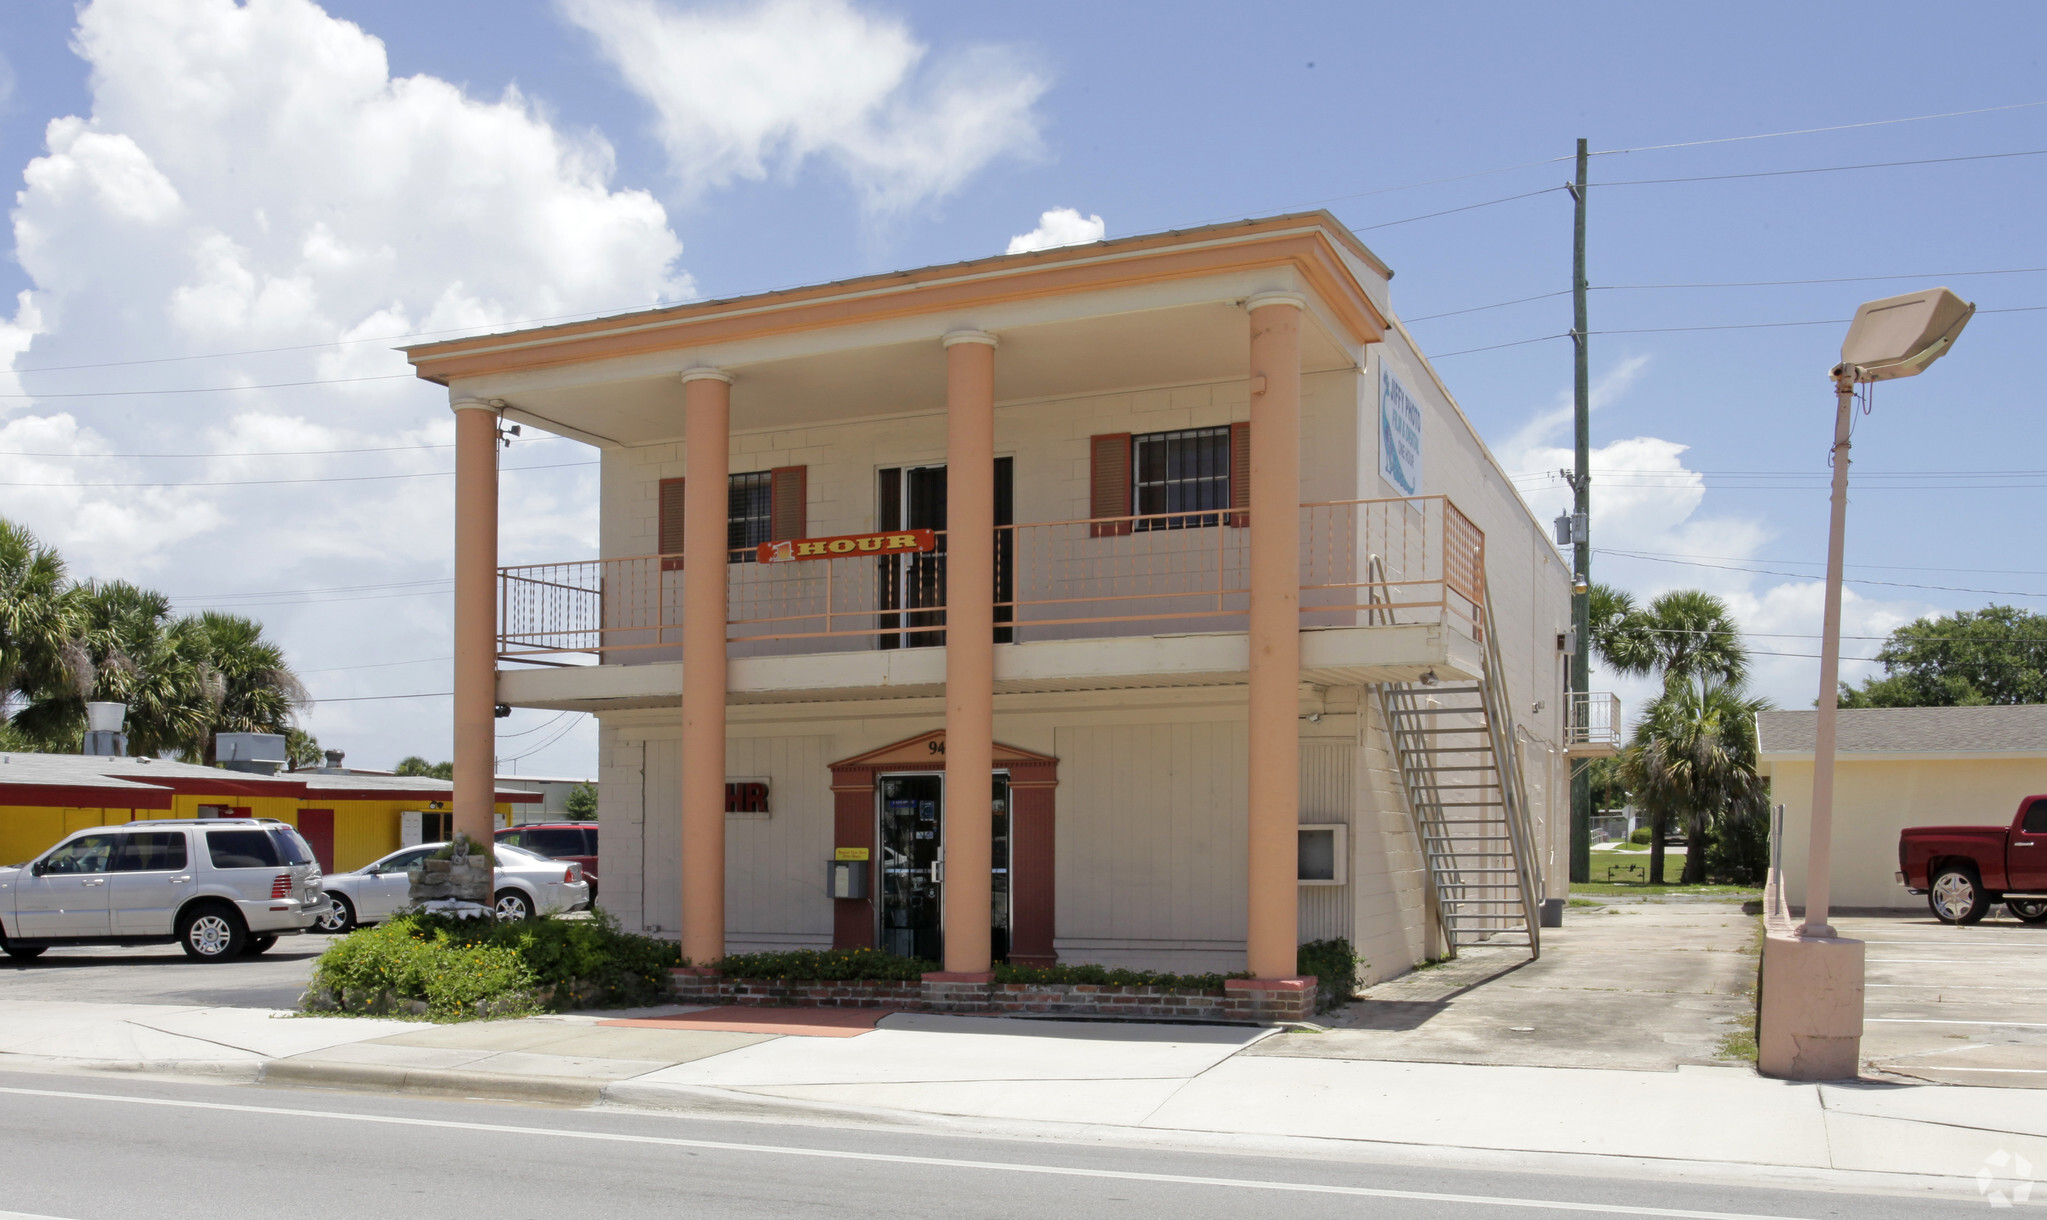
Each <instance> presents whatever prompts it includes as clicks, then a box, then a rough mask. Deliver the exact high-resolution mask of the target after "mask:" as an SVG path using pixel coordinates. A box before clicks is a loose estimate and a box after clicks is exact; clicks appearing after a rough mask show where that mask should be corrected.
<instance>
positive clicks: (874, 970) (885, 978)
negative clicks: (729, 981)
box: [712, 949, 938, 983]
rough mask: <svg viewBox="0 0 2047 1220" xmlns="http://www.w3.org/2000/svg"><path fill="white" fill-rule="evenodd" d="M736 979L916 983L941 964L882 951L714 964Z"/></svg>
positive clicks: (818, 952)
mask: <svg viewBox="0 0 2047 1220" xmlns="http://www.w3.org/2000/svg"><path fill="white" fill-rule="evenodd" d="M712 968H713V969H715V970H717V972H718V973H720V974H722V975H724V976H725V977H726V978H733V979H804V980H808V979H817V980H820V981H833V982H837V981H840V980H845V979H870V980H874V981H877V982H893V983H914V982H916V981H917V980H919V979H921V978H923V977H924V976H925V975H926V974H928V973H930V972H931V971H934V970H937V969H938V963H937V962H932V961H926V960H925V959H923V958H921V957H898V956H896V955H895V954H893V953H884V952H882V951H881V950H879V949H830V950H822V949H794V950H791V951H789V952H787V953H734V954H732V955H730V956H729V957H724V958H720V959H719V960H718V961H716V962H714V963H712Z"/></svg>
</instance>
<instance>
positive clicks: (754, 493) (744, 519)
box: [725, 470, 775, 563]
mask: <svg viewBox="0 0 2047 1220" xmlns="http://www.w3.org/2000/svg"><path fill="white" fill-rule="evenodd" d="M774 479H775V476H774V474H773V472H771V471H766V470H760V471H754V472H752V473H750V474H735V475H733V476H731V478H730V480H729V481H728V482H727V484H726V488H725V549H726V551H727V552H729V557H730V558H731V560H732V562H733V563H751V562H753V559H754V554H755V550H756V548H758V547H759V546H760V544H761V543H763V542H767V541H769V540H771V538H772V537H773V535H774V517H775V483H774Z"/></svg>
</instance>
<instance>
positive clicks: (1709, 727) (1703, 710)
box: [1619, 679, 1768, 885]
mask: <svg viewBox="0 0 2047 1220" xmlns="http://www.w3.org/2000/svg"><path fill="white" fill-rule="evenodd" d="M1763 706H1764V701H1763V700H1761V699H1754V698H1749V697H1747V696H1745V695H1744V694H1743V693H1742V691H1741V688H1740V686H1739V685H1737V684H1734V683H1728V682H1719V681H1713V680H1710V679H1709V680H1707V681H1704V682H1702V683H1699V684H1696V685H1695V684H1693V683H1689V682H1680V683H1676V684H1674V685H1672V686H1670V687H1667V688H1666V689H1665V690H1664V692H1663V696H1662V698H1659V699H1658V700H1656V701H1655V702H1654V703H1652V704H1650V705H1649V707H1648V710H1647V711H1646V712H1645V713H1644V714H1643V716H1642V719H1641V720H1640V721H1639V722H1638V723H1637V724H1636V725H1635V731H1634V734H1633V738H1632V740H1631V741H1630V742H1629V743H1628V748H1627V749H1626V750H1624V751H1622V752H1621V755H1620V760H1619V761H1620V772H1621V774H1622V776H1623V777H1624V779H1625V780H1626V782H1627V785H1628V787H1629V789H1630V790H1631V791H1632V792H1633V793H1634V795H1635V799H1636V800H1639V801H1641V802H1642V804H1643V805H1644V806H1645V807H1647V808H1648V810H1649V813H1650V820H1651V824H1652V826H1653V827H1654V830H1653V832H1652V835H1651V837H1650V840H1649V843H1650V846H1649V877H1650V879H1651V881H1652V882H1660V881H1661V880H1662V878H1663V835H1664V830H1665V828H1666V827H1667V826H1669V825H1670V824H1671V822H1672V821H1673V820H1676V821H1678V822H1680V823H1681V824H1682V825H1683V826H1684V828H1685V866H1684V873H1683V875H1682V876H1681V878H1680V882H1681V883H1682V884H1685V885H1696V884H1698V883H1700V882H1702V881H1704V880H1705V879H1706V841H1707V838H1708V836H1709V835H1710V834H1711V832H1712V831H1713V829H1714V824H1715V822H1716V821H1719V820H1722V819H1726V820H1729V821H1745V820H1746V819H1749V818H1756V817H1761V816H1763V809H1764V807H1765V805H1766V804H1767V802H1768V790H1767V788H1766V787H1765V784H1764V781H1763V779H1762V777H1761V775H1759V774H1758V773H1757V771H1756V713H1757V712H1758V711H1759V710H1761V709H1762V708H1763Z"/></svg>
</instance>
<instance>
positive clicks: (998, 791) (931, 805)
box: [875, 772, 1011, 962]
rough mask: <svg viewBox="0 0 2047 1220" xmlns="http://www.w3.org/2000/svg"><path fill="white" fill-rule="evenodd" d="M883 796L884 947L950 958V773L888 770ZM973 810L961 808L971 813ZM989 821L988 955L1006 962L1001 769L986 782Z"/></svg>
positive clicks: (1005, 813)
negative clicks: (946, 914) (946, 896)
mask: <svg viewBox="0 0 2047 1220" xmlns="http://www.w3.org/2000/svg"><path fill="white" fill-rule="evenodd" d="M878 793H879V796H880V803H881V810H880V826H879V828H878V829H879V831H880V833H879V834H878V835H877V836H876V839H875V841H876V842H877V843H879V844H880V845H881V908H880V917H881V935H880V937H879V938H878V943H879V945H880V947H881V948H882V950H883V951H884V952H888V953H894V954H899V955H901V956H903V957H921V958H926V959H928V960H930V961H934V962H942V961H944V960H945V957H944V954H945V935H944V926H943V920H942V917H941V916H942V909H943V908H942V905H941V902H940V896H941V895H942V894H943V892H944V885H945V867H944V859H945V847H944V845H945V776H944V775H943V774H941V773H938V772H927V773H923V774H916V775H884V776H882V777H881V782H880V784H879V787H878ZM973 812H974V811H973V810H972V809H971V808H968V809H966V810H962V811H961V815H962V816H971V815H972V813H973ZM988 812H989V816H990V818H991V819H992V822H993V825H992V826H991V827H990V829H991V830H992V832H993V834H992V839H993V842H992V843H991V847H992V848H993V851H992V852H991V853H990V855H991V859H990V861H989V863H990V865H991V870H990V871H991V873H992V875H991V876H990V877H989V887H988V889H989V904H990V906H989V911H988V925H989V932H990V944H989V952H990V955H991V957H992V959H993V960H994V961H998V962H1004V961H1008V960H1009V924H1010V890H1011V886H1010V875H1011V874H1010V864H1009V859H1010V850H1009V848H1010V835H1009V776H1008V775H1006V774H1003V773H1002V772H997V773H996V774H995V775H994V776H993V777H992V779H991V782H990V785H989V803H988Z"/></svg>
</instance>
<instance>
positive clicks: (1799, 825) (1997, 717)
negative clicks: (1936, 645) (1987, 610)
mask: <svg viewBox="0 0 2047 1220" xmlns="http://www.w3.org/2000/svg"><path fill="white" fill-rule="evenodd" d="M1817 715H1818V713H1816V712H1763V713H1761V714H1759V715H1758V716H1757V717H1756V732H1757V746H1758V754H1759V756H1760V759H1761V763H1762V770H1763V773H1764V774H1766V775H1768V776H1769V777H1770V791H1771V796H1770V800H1771V802H1772V803H1773V804H1779V805H1782V806H1784V833H1783V863H1784V879H1785V897H1786V900H1787V901H1788V902H1789V903H1790V904H1791V905H1792V906H1794V907H1802V906H1803V905H1804V904H1805V866H1806V860H1807V859H1808V858H1809V853H1808V848H1809V845H1810V842H1811V834H1812V765H1813V764H1812V759H1813V738H1814V728H1813V724H1814V720H1815V718H1816V716H1817ZM1839 715H1840V720H1839V722H1838V724H1837V727H1836V730H1835V733H1836V738H1837V741H1836V746H1835V764H1834V836H1833V845H1834V851H1833V880H1832V891H1831V896H1830V900H1829V906H1830V907H1831V908H1832V909H1834V910H1858V909H1860V910H1872V909H1882V910H1903V909H1911V908H1923V907H1925V905H1926V899H1925V898H1924V897H1923V896H1921V895H1917V894H1912V893H1908V892H1907V891H1906V890H1905V887H1904V886H1902V885H1900V884H1898V882H1897V880H1896V877H1895V874H1896V873H1897V871H1898V832H1899V831H1901V830H1904V829H1905V828H1906V827H1908V826H2009V825H2010V824H2011V820H2012V817H2013V815H2015V814H2016V813H2017V812H2018V808H2019V802H2020V800H2021V799H2023V798H2024V797H2028V796H2037V795H2040V794H2042V793H2047V706H2039V705H2024V706H2017V707H1904V708H1850V709H1844V710H1843V711H1841V712H1840V713H1839Z"/></svg>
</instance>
